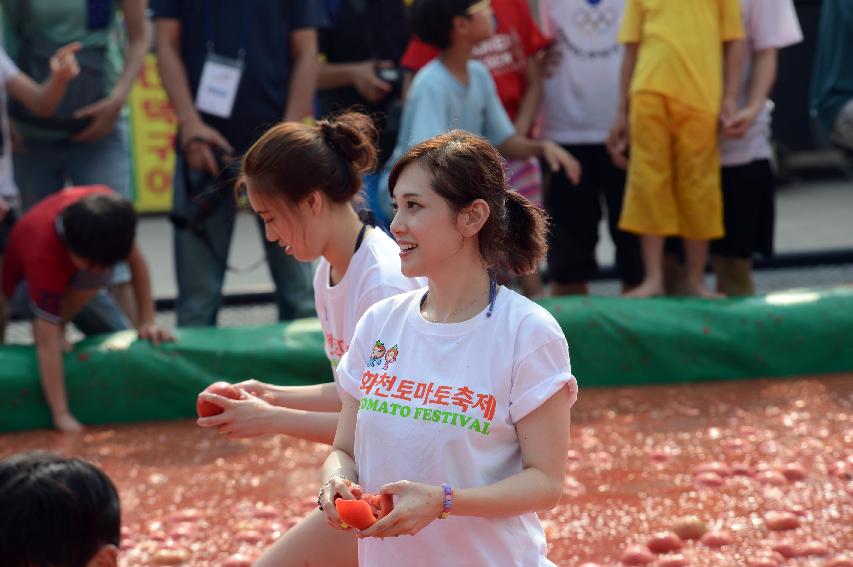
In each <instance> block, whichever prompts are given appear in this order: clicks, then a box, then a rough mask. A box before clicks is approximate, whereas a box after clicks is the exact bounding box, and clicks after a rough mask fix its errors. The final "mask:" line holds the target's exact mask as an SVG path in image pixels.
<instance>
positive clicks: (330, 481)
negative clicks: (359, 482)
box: [317, 474, 352, 510]
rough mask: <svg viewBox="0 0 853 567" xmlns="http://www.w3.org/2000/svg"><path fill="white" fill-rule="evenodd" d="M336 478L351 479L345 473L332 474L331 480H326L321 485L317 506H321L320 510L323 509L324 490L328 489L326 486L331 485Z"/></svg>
mask: <svg viewBox="0 0 853 567" xmlns="http://www.w3.org/2000/svg"><path fill="white" fill-rule="evenodd" d="M336 478H342V479H344V480H349V479H348V478H347V477H345V476H344V475H341V474H336V475H334V476H332V477H331V478H330V479H329V480H327V481H326V482H324V483H323V485H322V486H321V487H320V492H319V493H318V494H317V508H319V509H320V510H322V509H323V492H324V491H325V490H326V487H327V486H329V485H330V484H331V483H332V481H333V480H335V479H336ZM350 482H352V481H350Z"/></svg>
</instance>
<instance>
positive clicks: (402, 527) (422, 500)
mask: <svg viewBox="0 0 853 567" xmlns="http://www.w3.org/2000/svg"><path fill="white" fill-rule="evenodd" d="M379 492H380V494H390V495H393V496H394V497H395V498H394V509H393V510H392V511H391V513H390V514H388V515H387V516H385V517H384V518H382V519H381V520H379V521H378V522H376V523H375V524H373V525H372V526H371V527H370V528H368V529H366V530H361V531H360V532H358V537H360V538H361V537H380V538H381V537H396V536H400V535H415V534H416V533H418V532H419V531H421V530H422V529H424V528H425V527H426V526H427V525H429V524H430V523H431V522H432V521H433V520H437V519H438V517H439V516H440V515H441V513H442V512H443V511H444V490H443V489H442V488H441V487H440V486H431V485H428V484H421V483H418V482H409V481H407V480H401V481H399V482H393V483H391V484H386V485H385V486H383V487H382V489H381V490H380V491H379Z"/></svg>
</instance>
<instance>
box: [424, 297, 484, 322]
mask: <svg viewBox="0 0 853 567" xmlns="http://www.w3.org/2000/svg"><path fill="white" fill-rule="evenodd" d="M428 295H429V291H427V292H426V293H425V294H424V296H423V298H422V299H421V305H420V310H421V317H423V318H424V319H426V320H427V321H429V322H430V323H440V321H436V320H434V319H430V317H429V315H427V312H426V310H425V309H424V305H426V299H427V296H428ZM482 296H483V294H482V293H481V294H479V295H477V297H475V298H474V299H473V300H472V301H470V302H469V303H468V304H466V305H464V306H462V307H460V308H459V309H456V310H454V311H451V312H450V313H448V314H447V318H448V319H452V318H453V317H454V316H455V315H458V314H460V313H464V312H465V311H466V310H467V309H470V308H471V306H472V305H474V304H475V303H477V301H479V300H480V299H482ZM444 322H445V323H446V322H447V321H444Z"/></svg>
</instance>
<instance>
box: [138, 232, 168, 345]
mask: <svg viewBox="0 0 853 567" xmlns="http://www.w3.org/2000/svg"><path fill="white" fill-rule="evenodd" d="M127 264H128V266H129V267H130V283H131V285H132V286H133V293H134V295H135V296H136V312H137V313H138V314H139V326H138V328H137V331H139V338H140V339H143V340H147V341H151V343H152V344H155V345H157V344H160V343H161V342H164V341H172V340H174V337H173V336H172V334H171V333H169V331H167V330H165V329H161V328H159V327H158V326H157V323H156V322H155V320H154V299H153V298H152V296H151V272H150V271H149V270H148V263H147V262H146V261H145V257H144V256H143V255H142V251H141V250H140V249H139V245H138V244H137V243H135V242H134V243H133V248H132V249H131V251H130V256H128V257H127Z"/></svg>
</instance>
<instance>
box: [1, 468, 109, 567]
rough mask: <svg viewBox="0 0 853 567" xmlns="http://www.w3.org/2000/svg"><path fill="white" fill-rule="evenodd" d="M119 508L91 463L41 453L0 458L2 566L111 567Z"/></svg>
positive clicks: (107, 486) (107, 478)
mask: <svg viewBox="0 0 853 567" xmlns="http://www.w3.org/2000/svg"><path fill="white" fill-rule="evenodd" d="M120 532H121V508H120V504H119V497H118V492H117V491H116V488H115V485H113V483H112V481H111V480H110V479H109V477H107V475H106V474H104V473H103V471H101V470H100V469H99V468H98V467H96V466H95V465H93V464H91V463H88V462H86V461H83V460H81V459H76V458H71V459H69V458H66V457H62V456H59V455H55V454H51V453H44V452H29V453H21V454H17V455H12V456H10V457H6V458H5V459H2V460H0V558H2V561H0V563H2V565H3V566H4V567H115V566H116V565H118V547H119V538H120Z"/></svg>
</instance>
